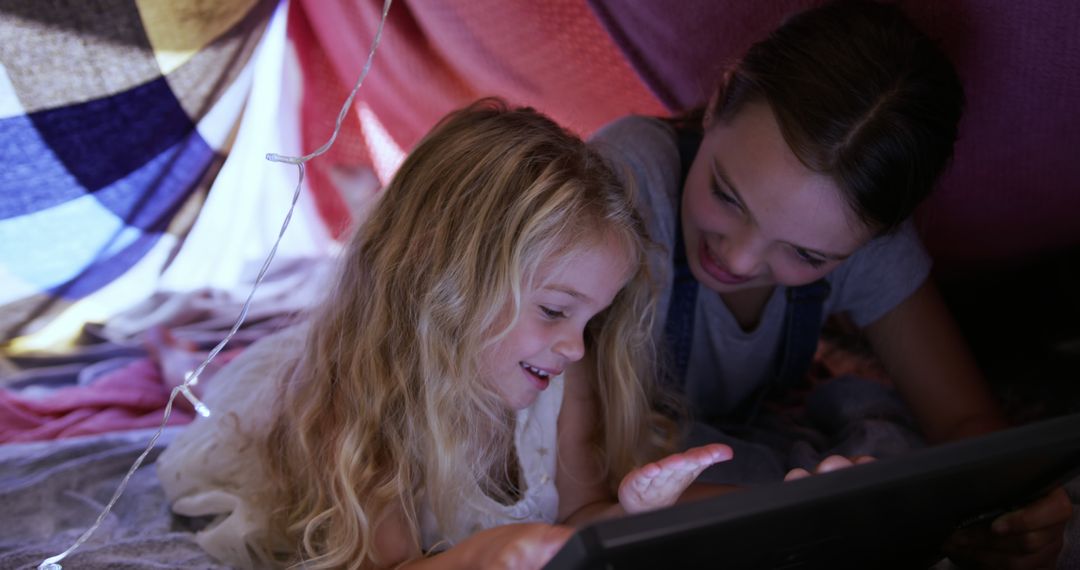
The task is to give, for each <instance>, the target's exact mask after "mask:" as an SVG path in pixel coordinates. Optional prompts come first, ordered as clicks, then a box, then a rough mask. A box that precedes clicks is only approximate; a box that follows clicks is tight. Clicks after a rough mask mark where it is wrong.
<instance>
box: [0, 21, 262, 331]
mask: <svg viewBox="0 0 1080 570" xmlns="http://www.w3.org/2000/svg"><path fill="white" fill-rule="evenodd" d="M275 4H276V3H275V2H274V1H271V0H219V1H215V2H196V1H183V2H172V1H168V0H50V1H48V2H41V1H38V0H0V38H2V41H0V342H7V343H8V346H7V348H8V349H9V350H11V351H15V352H17V351H19V350H22V349H30V348H44V347H55V346H56V345H57V344H58V343H63V342H64V341H66V340H69V339H70V338H71V337H72V335H73V334H74V333H75V332H77V331H78V330H79V327H80V326H81V324H82V323H83V322H86V321H92V320H102V319H105V318H107V317H108V316H110V315H111V314H113V313H115V312H116V311H117V310H119V309H121V308H124V307H127V306H130V305H131V304H132V303H133V302H134V301H137V300H139V299H140V298H142V297H146V296H147V295H149V294H150V293H152V292H153V289H154V287H155V286H156V283H157V281H156V277H157V276H158V274H159V273H160V272H161V270H162V268H163V267H164V266H165V265H166V264H167V263H168V261H169V259H170V257H171V256H172V255H173V254H174V253H175V252H174V249H175V247H176V246H177V243H178V241H179V240H180V239H182V238H183V236H185V235H186V233H187V232H188V230H189V228H190V227H191V225H192V223H193V221H194V213H195V212H197V211H198V209H199V206H200V204H201V203H202V201H203V200H204V199H205V195H206V193H207V190H208V188H209V184H210V182H211V181H212V180H213V179H214V177H215V175H216V173H217V172H218V170H219V168H220V166H221V163H222V161H223V158H224V154H225V152H226V151H227V150H228V147H229V145H230V140H231V137H232V136H233V135H234V129H235V127H236V124H237V121H238V118H239V117H240V114H241V111H242V109H243V106H244V102H245V99H246V98H247V96H248V90H249V89H248V87H249V85H250V81H251V74H250V73H247V72H246V70H247V68H248V64H249V61H250V59H251V55H252V52H253V50H254V48H255V46H256V44H257V43H258V41H259V39H260V37H261V35H262V33H263V30H264V29H265V27H266V23H267V21H268V20H269V16H270V14H271V12H272V10H273V8H274V6H275Z"/></svg>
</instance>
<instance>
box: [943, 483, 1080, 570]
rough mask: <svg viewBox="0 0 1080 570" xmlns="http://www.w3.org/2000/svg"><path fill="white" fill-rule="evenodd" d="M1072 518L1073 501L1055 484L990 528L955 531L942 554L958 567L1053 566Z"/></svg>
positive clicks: (1027, 567) (999, 519)
mask: <svg viewBox="0 0 1080 570" xmlns="http://www.w3.org/2000/svg"><path fill="white" fill-rule="evenodd" d="M1070 518H1072V502H1070V501H1069V496H1068V495H1067V494H1066V493H1065V489H1063V488H1061V487H1058V488H1057V489H1054V490H1053V491H1051V492H1050V493H1049V494H1048V495H1046V496H1044V497H1043V498H1041V499H1039V500H1037V501H1035V502H1034V503H1031V504H1030V505H1027V506H1026V507H1024V508H1022V509H1019V510H1016V511H1013V512H1011V513H1007V514H1004V515H1001V516H1000V517H998V518H997V519H995V520H994V522H993V523H992V524H991V525H990V526H989V527H975V528H966V529H962V530H958V531H956V532H955V533H953V535H952V537H950V538H949V541H948V542H946V543H945V548H944V550H945V553H946V554H947V555H948V556H949V558H950V559H951V560H952V561H953V562H954V563H956V564H957V565H958V566H960V567H961V568H1008V569H1017V570H1022V569H1035V568H1054V567H1055V566H1056V563H1057V558H1058V555H1059V554H1060V553H1061V547H1062V544H1063V541H1064V534H1065V525H1066V524H1067V523H1068V522H1069V519H1070Z"/></svg>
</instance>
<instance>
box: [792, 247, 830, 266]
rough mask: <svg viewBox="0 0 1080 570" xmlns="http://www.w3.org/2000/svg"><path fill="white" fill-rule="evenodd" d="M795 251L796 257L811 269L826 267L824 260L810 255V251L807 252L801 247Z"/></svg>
mask: <svg viewBox="0 0 1080 570" xmlns="http://www.w3.org/2000/svg"><path fill="white" fill-rule="evenodd" d="M793 249H794V250H795V255H796V256H798V257H799V260H800V261H802V262H803V263H806V264H807V265H809V266H810V267H815V268H816V267H821V266H822V265H825V260H824V259H821V258H820V257H818V256H816V255H814V254H812V253H810V252H809V251H806V250H805V249H802V248H799V247H796V248H793Z"/></svg>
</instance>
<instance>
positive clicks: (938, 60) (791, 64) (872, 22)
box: [705, 0, 964, 232]
mask: <svg viewBox="0 0 1080 570" xmlns="http://www.w3.org/2000/svg"><path fill="white" fill-rule="evenodd" d="M750 101H763V102H765V103H767V104H768V105H769V107H770V108H771V109H772V111H773V113H774V114H775V116H776V119H777V122H778V123H779V125H780V129H781V131H782V133H783V136H784V139H785V140H786V141H787V143H788V145H789V146H790V147H791V149H792V151H793V152H794V153H795V155H796V156H798V158H799V160H800V161H802V162H803V164H805V165H806V166H807V167H808V168H810V169H811V170H814V171H817V172H820V173H823V174H826V175H828V176H830V177H832V178H833V180H834V181H835V182H836V183H837V184H838V185H839V187H840V188H841V190H842V192H843V193H844V198H845V200H846V201H847V203H848V205H849V206H850V207H851V208H852V210H853V211H854V212H855V213H856V214H857V215H858V217H859V219H860V220H862V222H863V223H864V224H866V226H867V227H869V228H871V229H874V230H876V231H879V232H888V231H891V230H893V229H895V228H896V227H898V226H899V224H900V223H901V222H903V221H904V220H905V219H906V218H908V217H909V216H910V215H911V213H912V211H913V210H914V208H915V207H916V206H917V205H918V204H919V203H920V202H921V201H922V200H923V199H924V198H925V197H926V196H928V195H929V193H930V192H931V190H932V189H933V188H934V185H935V181H936V180H937V178H938V177H939V176H940V175H941V173H942V172H943V171H944V169H945V167H946V165H947V163H948V162H949V160H950V158H951V157H952V152H953V144H954V142H955V140H956V137H957V123H958V122H959V120H960V114H961V111H962V108H963V101H964V95H963V87H962V85H961V83H960V80H959V78H958V77H957V74H956V71H955V69H954V68H953V66H952V64H951V63H950V62H949V60H948V58H946V56H945V55H944V53H942V52H941V50H940V49H939V48H938V47H937V46H936V45H935V44H934V42H933V41H931V40H930V39H929V38H928V37H927V36H926V35H925V34H923V33H922V32H920V31H919V30H918V29H916V28H915V26H914V25H913V24H912V23H911V22H910V21H909V20H908V18H907V17H906V16H905V15H904V14H903V12H901V11H900V9H899V8H898V7H897V6H895V5H891V4H883V3H878V2H871V1H859V0H840V1H837V2H831V3H829V4H826V5H824V6H822V7H819V8H814V9H810V10H807V11H805V12H802V13H799V14H796V15H795V16H793V17H791V18H789V19H788V20H786V21H785V22H784V23H783V24H782V25H781V26H780V27H779V28H777V29H776V30H775V31H774V32H773V33H772V34H770V35H769V36H768V37H766V38H765V39H763V40H761V41H759V42H757V43H755V44H754V45H753V46H751V47H750V49H749V51H747V53H746V54H745V56H744V57H743V58H742V59H741V60H740V61H738V62H737V63H736V64H735V65H734V66H733V67H731V68H730V69H729V70H728V72H727V73H726V74H725V79H724V81H723V82H722V85H721V86H720V88H719V89H718V91H717V92H716V94H715V95H714V97H713V99H712V101H711V102H710V105H709V107H708V109H707V110H706V115H705V116H706V117H709V120H710V121H711V120H712V119H713V118H715V119H718V120H721V121H724V120H729V119H730V118H731V117H733V116H734V115H735V114H736V113H737V112H738V111H739V109H740V108H742V106H743V105H745V104H746V103H747V102H750Z"/></svg>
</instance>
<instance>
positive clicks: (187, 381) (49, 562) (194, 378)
mask: <svg viewBox="0 0 1080 570" xmlns="http://www.w3.org/2000/svg"><path fill="white" fill-rule="evenodd" d="M391 2H392V0H384V2H383V9H382V17H381V19H380V20H379V27H378V28H377V29H376V30H375V38H374V39H373V40H372V41H371V49H370V50H369V51H368V57H367V61H366V62H365V63H364V68H363V69H362V70H361V71H360V78H359V79H357V80H356V84H355V85H354V86H353V88H352V91H351V92H350V93H349V97H348V98H347V99H345V103H344V104H343V105H342V106H341V112H340V113H338V117H337V122H336V123H335V124H334V132H333V133H332V134H331V135H330V139H329V140H327V141H326V143H324V144H323V145H322V146H321V147H319V148H318V149H317V150H315V151H314V152H312V153H310V154H306V155H304V156H286V155H281V154H276V153H268V154H267V155H266V160H269V161H271V162H280V163H285V164H295V165H296V168H297V178H296V189H295V190H294V191H293V196H292V202H291V203H290V204H289V212H288V213H287V214H286V215H285V221H284V222H282V224H281V230H280V231H279V232H278V236H277V240H276V241H274V246H273V247H272V248H270V254H269V255H267V256H266V261H264V262H263V264H262V268H261V269H260V270H259V274H258V276H257V277H256V278H255V283H254V284H253V285H252V286H251V292H250V293H249V294H248V296H247V299H246V300H245V301H244V305H243V307H241V309H240V315H239V316H238V317H237V319H236V322H235V323H234V324H233V326H232V329H231V330H229V334H227V335H225V338H223V339H222V340H221V342H219V343H218V344H217V346H215V347H214V348H213V350H211V351H210V353H209V354H208V355H207V356H206V359H205V360H203V361H202V364H199V366H198V367H197V368H196V369H195V370H193V371H191V372H188V373H187V374H185V375H184V381H183V382H182V383H181V384H180V385H179V386H177V387H175V388H173V389H172V392H171V393H170V394H169V400H168V402H167V403H166V404H165V413H164V415H163V416H162V418H161V425H160V426H158V429H157V431H156V432H154V436H153V437H151V438H150V442H149V443H148V444H147V446H146V449H144V450H143V452H142V453H141V454H140V455H139V457H138V458H136V459H135V462H134V463H133V464H132V465H131V468H130V469H128V472H127V474H126V475H124V478H123V479H122V480H121V481H120V485H119V486H117V488H116V491H115V492H114V493H113V496H112V499H110V500H109V502H108V504H106V505H105V508H104V509H102V511H101V514H99V515H98V518H97V520H95V521H94V524H93V525H91V526H90V528H88V529H86V531H85V532H83V534H82V535H81V536H79V538H78V539H77V540H76V541H75V543H74V544H72V545H71V546H70V547H68V549H67V550H65V551H63V552H61V553H60V554H57V555H55V556H51V557H49V558H46V559H45V560H44V561H42V562H41V564H39V565H38V570H62V569H63V566H61V565H60V562H61V561H62V560H64V559H65V558H67V557H68V556H69V555H70V554H71V553H72V552H74V551H75V550H76V549H78V548H79V547H80V546H82V544H83V543H84V542H86V540H87V539H89V538H90V536H91V535H93V534H94V532H95V531H96V530H97V529H98V527H100V526H101V523H102V521H103V520H105V517H106V515H108V514H109V512H110V511H112V508H113V506H114V505H115V504H116V501H117V500H119V499H120V496H121V495H123V493H124V489H125V488H127V484H128V481H129V480H131V477H132V476H133V475H134V474H135V471H136V470H138V468H139V466H140V465H142V462H143V461H144V460H145V459H146V456H147V455H149V454H150V451H151V450H153V449H154V445H155V444H156V443H157V440H158V438H160V437H161V434H162V433H163V432H164V431H165V426H166V425H167V424H168V421H169V416H170V415H171V414H172V407H173V401H174V400H176V396H177V395H178V394H182V395H183V396H184V397H185V398H187V399H188V401H190V402H191V405H192V406H193V407H194V408H195V411H196V412H197V413H198V414H199V415H200V416H203V417H209V416H210V408H208V407H207V406H206V404H204V403H202V401H200V400H199V398H197V397H196V396H195V393H194V392H192V390H191V387H192V386H194V385H196V384H198V382H199V376H200V375H201V374H202V373H203V370H205V369H206V366H207V365H208V364H210V361H212V360H213V359H214V358H215V357H216V356H217V355H218V353H219V352H221V350H222V349H223V348H225V345H226V344H228V343H229V341H230V340H232V338H233V336H234V335H236V332H237V331H238V330H240V326H241V325H242V324H243V323H244V319H245V318H247V313H248V308H249V307H250V306H251V300H252V298H253V297H254V296H255V290H256V289H258V287H259V284H261V283H262V281H263V278H264V277H266V271H267V269H268V268H269V267H270V261H271V260H273V259H274V254H275V253H277V248H278V244H280V243H281V238H282V237H283V236H284V235H285V229H286V228H288V227H289V221H290V220H291V219H292V215H293V211H294V210H295V209H296V202H297V200H298V199H299V198H300V189H301V186H302V184H303V181H304V163H306V162H308V161H309V160H311V159H313V158H315V157H317V156H321V155H323V154H325V153H326V151H328V150H330V147H331V146H333V144H334V141H336V140H337V136H338V133H340V132H341V125H342V123H344V121H345V116H346V114H347V113H348V112H349V109H350V108H351V107H352V103H353V99H355V98H356V93H357V92H358V91H360V86H361V85H363V83H364V78H366V77H367V74H368V71H370V70H371V63H372V61H374V59H375V50H376V48H378V46H379V40H380V39H381V38H382V32H383V26H384V25H385V24H386V16H387V14H388V13H389V12H390V4H391Z"/></svg>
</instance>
